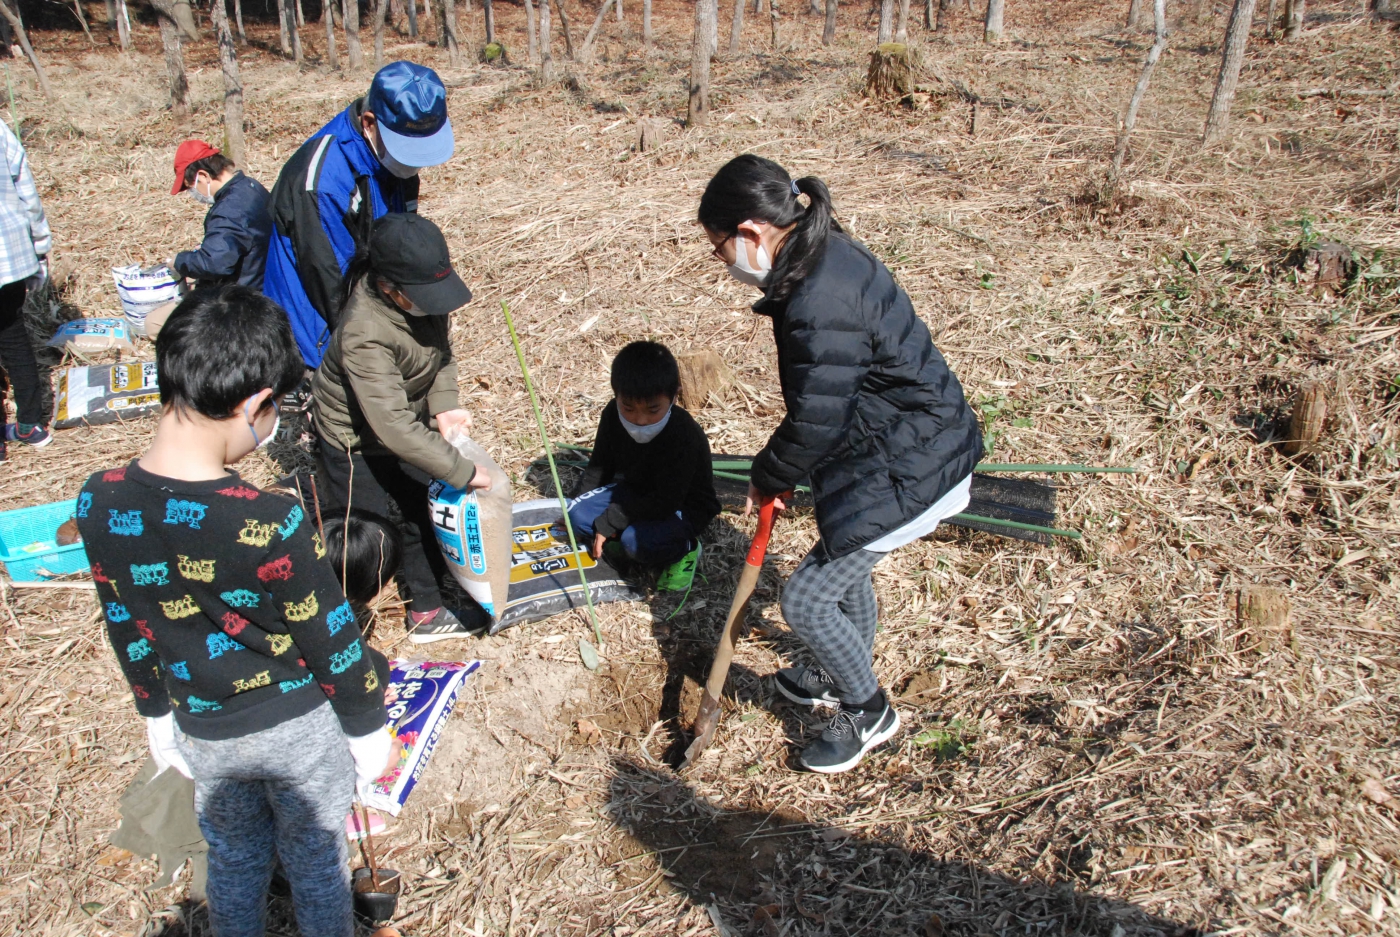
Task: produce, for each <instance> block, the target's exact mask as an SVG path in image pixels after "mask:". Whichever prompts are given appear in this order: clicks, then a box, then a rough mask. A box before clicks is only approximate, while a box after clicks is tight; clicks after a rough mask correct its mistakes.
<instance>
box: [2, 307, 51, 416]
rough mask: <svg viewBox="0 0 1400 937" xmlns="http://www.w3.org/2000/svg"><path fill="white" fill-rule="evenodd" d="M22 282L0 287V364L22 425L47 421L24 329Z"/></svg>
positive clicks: (33, 361)
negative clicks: (3, 368) (6, 376)
mask: <svg viewBox="0 0 1400 937" xmlns="http://www.w3.org/2000/svg"><path fill="white" fill-rule="evenodd" d="M27 290H28V288H27V287H26V286H25V285H24V281H23V280H16V281H15V282H13V283H6V284H5V285H4V286H0V365H4V367H5V372H6V373H7V374H9V376H10V387H12V388H13V389H14V392H15V412H16V416H17V418H18V419H19V421H20V422H21V423H37V424H39V425H40V426H42V425H44V424H45V423H47V422H48V420H46V419H45V418H44V389H43V387H41V386H40V384H39V365H38V363H36V362H35V360H34V346H33V345H31V344H29V333H28V332H26V331H25V329H24V294H25V293H26V292H27Z"/></svg>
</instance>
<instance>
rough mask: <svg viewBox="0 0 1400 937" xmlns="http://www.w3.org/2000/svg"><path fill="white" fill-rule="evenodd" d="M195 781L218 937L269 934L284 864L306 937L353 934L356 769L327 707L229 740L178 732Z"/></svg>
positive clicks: (179, 744)
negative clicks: (349, 841) (273, 892)
mask: <svg viewBox="0 0 1400 937" xmlns="http://www.w3.org/2000/svg"><path fill="white" fill-rule="evenodd" d="M175 743H176V745H177V747H178V748H179V749H180V754H182V755H184V756H185V761H187V762H188V763H189V766H190V771H191V772H192V773H193V774H194V806H195V813H196V814H198V816H199V828H200V830H201V831H202V832H203V833H204V838H205V840H206V841H207V842H208V843H209V888H208V891H209V921H210V924H211V925H212V926H213V930H214V934H215V937H263V935H264V934H265V933H266V926H265V925H266V918H267V886H268V883H269V882H270V881H271V879H272V869H273V865H274V862H275V860H276V858H277V857H281V859H282V867H283V869H285V870H286V875H287V879H288V881H289V882H290V883H291V886H292V904H293V907H294V908H295V909H296V917H297V928H298V929H299V930H300V931H301V933H302V935H303V937H352V935H353V934H354V930H355V926H354V919H353V918H352V916H351V911H350V871H349V862H348V858H349V857H348V855H347V849H346V845H345V818H346V816H347V815H348V814H349V813H350V804H351V801H352V799H353V798H354V794H355V764H354V762H353V761H352V760H351V758H350V748H349V746H348V745H347V744H346V741H345V735H344V733H343V732H341V730H340V722H339V720H337V719H336V717H335V713H334V712H333V711H332V710H331V706H330V703H323V704H322V705H320V706H318V707H317V708H316V709H313V710H312V711H311V712H309V713H307V714H306V715H304V716H298V717H297V718H295V719H292V720H289V721H287V722H284V723H282V724H281V725H278V726H274V727H273V728H271V729H265V730H263V731H261V732H254V733H253V734H252V735H245V736H242V737H241V738H236V739H228V740H226V741H221V742H210V741H206V740H204V739H196V738H190V737H189V736H187V735H185V734H184V733H183V732H181V731H180V730H179V727H178V725H177V727H176V730H175Z"/></svg>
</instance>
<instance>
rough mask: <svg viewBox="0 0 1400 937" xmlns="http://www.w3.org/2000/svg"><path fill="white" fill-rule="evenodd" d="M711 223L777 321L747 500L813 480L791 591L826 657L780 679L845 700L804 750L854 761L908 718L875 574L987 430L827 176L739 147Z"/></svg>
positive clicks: (809, 694)
mask: <svg viewBox="0 0 1400 937" xmlns="http://www.w3.org/2000/svg"><path fill="white" fill-rule="evenodd" d="M804 198H805V199H806V200H807V201H806V203H805V204H804V203H803V201H802V199H804ZM700 224H701V225H702V226H703V227H704V229H705V234H706V236H707V237H708V238H709V240H710V244H711V246H713V247H714V249H715V250H714V255H715V258H716V259H717V260H719V261H720V262H722V263H724V264H725V265H726V266H727V267H728V268H729V273H730V275H731V276H733V277H734V278H735V279H736V280H739V281H741V282H743V283H748V284H751V285H753V286H757V287H759V288H760V289H762V290H763V298H762V299H761V300H760V301H759V302H758V303H757V304H755V305H754V307H753V308H754V312H756V313H758V314H760V315H764V316H768V317H770V318H771V319H772V320H773V338H774V341H775V343H776V345H777V351H778V383H779V384H780V385H781V386H782V390H783V401H784V402H785V403H786V405H787V415H786V416H785V417H784V418H783V421H782V423H781V424H779V426H778V428H777V430H775V431H774V433H773V435H772V437H771V438H770V439H769V440H768V444H767V445H766V446H764V447H763V450H762V451H761V452H760V453H759V454H758V455H757V456H756V457H755V458H754V461H753V471H752V474H751V475H750V484H749V498H750V501H751V502H752V501H753V500H757V499H759V498H762V497H773V496H780V495H781V494H782V493H783V492H787V491H791V490H792V488H793V487H795V486H796V485H798V484H799V483H802V482H804V481H806V480H807V479H810V480H811V485H812V495H813V497H814V499H815V501H816V514H817V530H818V531H819V532H820V534H821V540H820V541H819V542H818V543H817V545H816V546H815V547H813V548H812V552H811V553H810V554H808V556H807V558H806V559H804V560H803V561H802V563H801V565H800V566H798V567H797V571H796V572H794V573H793V574H792V576H791V577H790V578H789V579H788V582H787V586H786V587H785V589H784V590H783V615H784V617H785V618H786V619H787V623H788V625H789V626H791V628H792V630H793V632H794V633H795V634H796V635H797V636H798V637H799V638H801V639H802V641H803V643H804V644H806V645H807V649H808V650H809V651H811V653H812V656H813V657H814V658H815V659H816V666H812V667H788V668H785V669H783V670H780V671H778V673H777V675H776V677H775V682H776V684H777V688H778V690H779V691H780V692H781V693H782V694H783V695H784V696H786V697H787V698H788V699H790V700H793V701H794V702H797V703H801V704H804V705H808V706H816V705H819V704H823V705H833V706H837V707H838V709H837V711H836V715H835V717H834V718H833V719H832V720H831V723H830V724H829V725H828V726H827V727H826V730H825V731H823V732H822V734H821V737H820V738H818V739H816V740H815V741H814V742H812V743H811V744H810V745H808V746H807V748H806V749H804V750H803V752H802V754H801V756H800V761H801V763H802V764H803V765H804V766H805V767H806V768H808V769H809V770H811V771H821V772H826V773H835V772H838V771H849V770H850V769H851V768H854V767H855V766H856V765H857V764H859V763H860V760H861V758H862V757H864V755H865V753H866V752H868V751H870V750H871V749H872V748H874V747H875V746H876V745H880V744H882V743H883V742H885V741H887V740H888V739H890V738H892V737H893V736H894V734H895V733H896V732H897V731H898V730H899V714H898V713H897V712H895V710H894V707H892V706H891V705H890V704H889V700H887V699H886V698H885V694H884V692H883V691H882V690H881V689H880V684H879V681H878V680H877V679H876V676H875V671H874V670H873V669H872V667H871V654H872V648H873V646H874V643H875V628H876V615H877V613H878V608H877V607H876V604H875V590H874V587H873V586H872V584H871V581H870V572H871V570H872V569H874V567H875V564H876V563H878V562H880V560H881V559H883V558H884V556H885V555H886V554H887V553H889V552H890V551H891V550H893V549H895V548H897V547H900V546H903V545H904V544H906V543H909V542H910V541H913V540H916V539H918V538H919V537H922V536H925V535H926V534H928V533H930V532H932V530H933V529H934V528H935V527H936V526H938V523H939V521H941V520H944V519H946V518H948V517H950V516H952V515H954V514H957V513H959V512H961V511H962V510H963V508H965V507H966V506H967V503H968V494H969V491H970V489H971V480H972V479H971V476H972V468H973V466H974V465H975V464H976V463H977V457H978V456H979V455H980V454H981V452H982V433H981V430H980V429H979V428H978V426H977V418H976V417H975V416H974V415H973V413H972V409H971V408H970V407H969V406H968V405H967V400H966V399H964V397H963V390H962V386H961V385H960V384H959V383H958V379H957V378H956V377H954V376H953V372H952V371H951V370H949V368H948V365H947V363H946V362H945V361H944V360H943V356H942V355H940V354H939V353H938V349H936V348H934V347H933V339H932V338H931V337H930V335H929V331H928V328H927V326H925V325H924V323H923V321H922V320H920V319H919V317H918V316H917V315H916V314H915V312H914V307H913V305H912V304H911V303H910V301H909V296H908V295H907V294H906V293H905V292H904V290H902V289H900V288H899V285H898V284H896V283H895V281H894V277H893V276H891V275H890V272H889V270H887V269H886V268H885V265H884V264H882V263H880V261H879V260H878V259H877V258H876V257H875V255H874V254H872V253H870V251H868V250H867V249H866V248H865V247H864V246H863V245H861V244H859V243H858V242H856V241H855V240H854V239H853V238H851V237H850V236H849V235H847V234H846V233H845V232H843V231H842V230H841V226H840V225H839V224H837V223H836V219H835V218H834V217H833V216H832V210H831V194H830V193H829V192H828V191H827V188H826V184H825V183H823V182H822V181H821V180H820V179H818V178H816V177H815V176H807V177H806V178H803V179H798V180H795V181H794V180H793V179H792V178H791V177H790V176H789V175H788V173H787V170H785V169H783V167H781V166H779V165H778V164H777V163H775V162H773V161H772V160H768V159H763V158H762V157H759V156H753V155H747V154H746V155H744V156H738V157H735V158H734V159H732V160H730V161H729V162H728V163H726V164H725V165H724V166H723V167H722V168H721V169H720V170H719V172H717V173H715V175H714V178H712V179H711V180H710V182H709V185H708V186H706V188H705V194H704V195H703V196H702V197H701V199H700ZM779 500H781V499H779Z"/></svg>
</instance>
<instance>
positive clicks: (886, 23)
mask: <svg viewBox="0 0 1400 937" xmlns="http://www.w3.org/2000/svg"><path fill="white" fill-rule="evenodd" d="M865 23H866V26H867V27H868V26H869V25H870V20H868V19H867V20H866V21H865ZM893 38H894V0H880V31H879V32H878V33H876V34H875V41H876V42H877V43H882V44H883V43H886V42H889V41H890V40H891V39H893Z"/></svg>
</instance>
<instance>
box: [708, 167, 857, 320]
mask: <svg viewBox="0 0 1400 937" xmlns="http://www.w3.org/2000/svg"><path fill="white" fill-rule="evenodd" d="M799 194H802V195H806V196H807V198H808V199H809V200H810V201H811V204H810V205H808V206H807V207H805V208H804V207H803V206H802V203H801V202H800V201H798V199H797V196H798V195H799ZM699 219H700V224H702V225H704V227H705V228H706V230H709V231H713V232H714V233H716V234H722V235H726V236H732V235H733V234H734V233H735V232H737V231H738V230H739V225H741V224H743V223H744V222H745V221H765V222H767V223H768V224H771V225H773V226H775V227H779V228H785V227H787V226H788V225H795V227H794V228H793V229H792V231H791V232H790V233H789V234H788V236H787V240H786V241H784V242H783V248H782V250H781V251H780V252H779V253H778V256H777V259H776V260H775V261H774V264H773V273H772V275H771V277H770V278H769V280H768V298H769V299H772V300H777V301H782V300H785V299H787V298H788V297H789V296H791V295H792V291H793V290H795V289H796V288H797V286H798V284H799V283H801V282H802V281H803V280H805V279H806V278H807V275H808V274H810V273H811V272H812V270H813V269H815V267H816V266H817V264H818V263H819V262H820V261H821V259H822V255H823V254H824V253H826V240H827V237H828V236H829V235H830V234H831V232H833V231H840V230H841V225H840V224H838V223H837V221H836V219H835V218H834V217H833V216H832V212H831V193H830V192H829V191H828V190H827V188H826V183H825V182H822V181H821V180H820V179H818V178H817V177H816V176H805V177H803V178H801V179H798V180H797V181H796V182H794V181H793V180H792V177H791V176H789V175H788V172H787V170H786V169H784V168H783V167H781V166H779V165H778V164H777V163H775V162H773V161H772V160H771V159H764V158H763V157H762V156H755V155H753V154H752V153H745V154H744V155H743V156H736V157H734V158H733V159H731V160H730V161H729V162H727V163H725V164H724V166H722V167H721V168H720V171H719V172H717V173H715V175H714V178H712V179H711V180H710V184H709V185H707V186H705V194H704V195H702V196H701V197H700V212H699Z"/></svg>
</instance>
